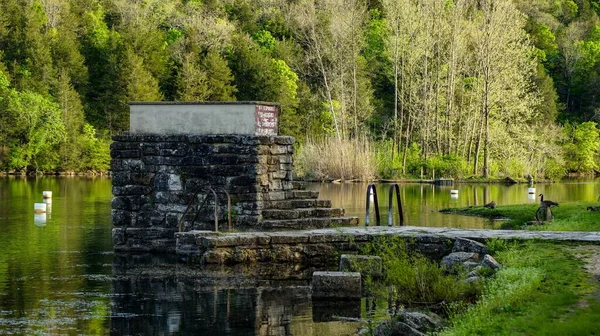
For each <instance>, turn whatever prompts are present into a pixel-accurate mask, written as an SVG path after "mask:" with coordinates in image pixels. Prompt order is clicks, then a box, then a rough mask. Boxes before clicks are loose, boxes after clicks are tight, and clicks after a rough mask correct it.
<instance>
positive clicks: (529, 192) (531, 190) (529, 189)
mask: <svg viewBox="0 0 600 336" xmlns="http://www.w3.org/2000/svg"><path fill="white" fill-rule="evenodd" d="M527 193H528V194H529V195H535V188H527Z"/></svg>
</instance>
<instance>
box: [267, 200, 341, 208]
mask: <svg viewBox="0 0 600 336" xmlns="http://www.w3.org/2000/svg"><path fill="white" fill-rule="evenodd" d="M264 203H265V209H272V210H289V209H298V208H331V201H330V200H319V199H287V200H284V201H265V202H264Z"/></svg>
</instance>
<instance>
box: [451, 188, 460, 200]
mask: <svg viewBox="0 0 600 336" xmlns="http://www.w3.org/2000/svg"><path fill="white" fill-rule="evenodd" d="M450 198H451V199H455V200H456V199H458V190H457V189H451V190H450Z"/></svg>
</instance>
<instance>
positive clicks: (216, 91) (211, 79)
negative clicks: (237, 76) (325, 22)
mask: <svg viewBox="0 0 600 336" xmlns="http://www.w3.org/2000/svg"><path fill="white" fill-rule="evenodd" d="M203 68H204V71H206V75H207V77H208V78H207V85H208V87H209V88H210V92H209V94H208V97H207V99H208V100H212V101H234V100H235V93H236V92H237V89H236V88H235V86H233V84H232V83H233V79H234V78H233V74H232V73H231V70H230V69H229V67H228V66H227V61H226V60H225V59H224V58H223V57H222V56H221V55H220V54H219V53H218V52H217V51H216V49H210V50H209V51H208V54H207V55H206V57H205V58H204V62H203Z"/></svg>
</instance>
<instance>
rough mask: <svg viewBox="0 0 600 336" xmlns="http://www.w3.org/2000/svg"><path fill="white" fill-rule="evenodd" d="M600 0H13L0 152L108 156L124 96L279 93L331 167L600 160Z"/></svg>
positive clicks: (298, 132)
mask: <svg viewBox="0 0 600 336" xmlns="http://www.w3.org/2000/svg"><path fill="white" fill-rule="evenodd" d="M598 13H600V1H599V0H552V1H551V0H206V1H200V0H189V1H185V0H76V1H75V0H71V1H68V0H0V51H1V53H0V169H2V170H5V171H11V170H13V171H14V170H18V171H21V170H27V171H43V172H54V171H102V170H106V169H108V161H109V144H110V136H111V135H112V134H117V133H119V132H122V131H124V130H127V128H128V120H129V118H128V113H129V109H128V105H127V102H128V101H158V100H181V101H201V100H215V101H234V100H238V101H242V100H262V101H274V102H279V103H280V104H281V109H282V111H281V118H280V133H281V134H285V135H292V136H294V137H296V140H297V143H298V144H297V146H298V154H297V158H296V164H297V165H298V169H299V173H300V174H306V175H311V176H313V177H318V178H344V179H353V178H374V177H410V176H419V175H420V174H423V173H424V174H426V175H427V176H431V175H432V174H436V175H437V176H454V177H469V176H485V177H489V176H497V177H502V176H512V177H523V176H526V175H532V176H535V177H547V178H559V177H561V176H564V175H565V174H567V173H569V172H576V173H593V172H595V171H598V170H600V168H599V165H600V156H599V146H600V137H599V130H598V126H597V124H596V122H597V121H599V120H600V22H599V19H598Z"/></svg>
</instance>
